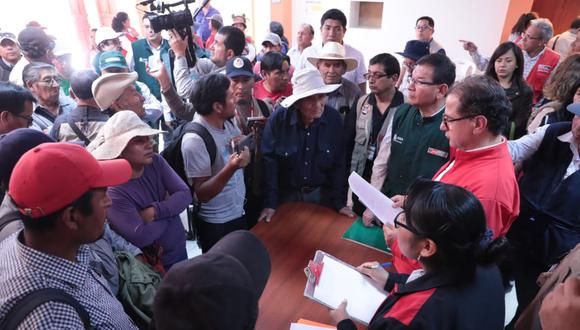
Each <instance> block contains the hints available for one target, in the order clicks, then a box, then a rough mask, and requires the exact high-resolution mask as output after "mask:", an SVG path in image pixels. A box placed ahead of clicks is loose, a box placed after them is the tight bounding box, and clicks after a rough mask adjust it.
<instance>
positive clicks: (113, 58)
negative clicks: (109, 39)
mask: <svg viewBox="0 0 580 330" xmlns="http://www.w3.org/2000/svg"><path fill="white" fill-rule="evenodd" d="M108 68H125V69H128V68H129V66H128V65H127V61H126V60H125V57H124V56H123V54H121V52H118V51H116V50H115V51H108V52H103V53H102V54H101V57H100V58H99V69H101V71H102V70H106V69H108Z"/></svg>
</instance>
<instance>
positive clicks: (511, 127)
mask: <svg viewBox="0 0 580 330" xmlns="http://www.w3.org/2000/svg"><path fill="white" fill-rule="evenodd" d="M504 91H505V93H506V95H507V97H508V99H509V100H510V102H511V104H512V113H511V115H510V118H509V123H508V127H507V130H506V131H505V132H504V134H505V136H506V137H507V138H508V139H510V140H515V139H518V138H520V137H522V136H524V135H526V134H527V125H528V118H530V114H531V113H532V103H533V99H534V92H532V89H531V88H530V86H528V84H527V83H526V82H525V81H522V82H521V83H520V85H517V86H516V84H515V83H514V85H512V87H511V88H508V89H504Z"/></svg>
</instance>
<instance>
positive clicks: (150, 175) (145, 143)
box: [88, 111, 192, 270]
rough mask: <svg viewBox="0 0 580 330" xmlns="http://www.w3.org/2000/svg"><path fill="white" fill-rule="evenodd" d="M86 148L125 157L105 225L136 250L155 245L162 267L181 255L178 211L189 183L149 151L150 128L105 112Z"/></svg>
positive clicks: (128, 115) (187, 199)
mask: <svg viewBox="0 0 580 330" xmlns="http://www.w3.org/2000/svg"><path fill="white" fill-rule="evenodd" d="M101 131H102V135H100V136H99V137H97V138H96V139H95V140H94V141H93V142H92V143H91V144H90V146H89V147H90V148H88V149H91V150H92V151H91V153H92V154H93V156H94V157H95V158H96V159H98V160H108V159H125V160H127V161H128V162H129V164H130V165H131V173H132V174H131V180H129V182H127V183H124V184H121V185H118V186H115V187H111V188H110V189H109V191H108V195H109V196H110V197H111V200H112V201H113V204H112V205H111V207H110V208H109V210H107V219H108V220H109V222H110V224H111V227H112V228H113V229H114V230H115V231H116V232H117V233H118V234H119V235H121V236H123V238H125V239H126V240H127V241H129V242H130V243H132V244H133V245H135V246H137V247H139V248H146V247H149V246H152V245H153V246H154V245H156V244H158V245H159V246H160V247H161V248H162V249H163V253H162V255H161V262H162V264H163V267H164V269H165V270H167V269H169V268H170V267H171V266H172V265H173V264H174V263H176V262H179V261H181V260H184V259H187V252H186V250H185V229H184V228H183V225H182V224H181V218H180V217H179V214H180V213H181V212H183V211H184V210H185V209H186V208H187V206H188V205H189V203H191V200H192V197H191V192H190V191H189V187H188V186H187V185H186V184H185V182H183V180H181V178H180V177H179V176H178V175H177V173H175V171H174V170H173V169H172V168H171V167H170V166H169V165H168V164H167V162H166V161H165V160H164V159H163V158H162V157H161V156H160V155H159V154H157V153H155V151H154V150H153V140H152V139H151V137H152V136H155V135H157V134H159V133H162V131H159V130H156V129H152V128H151V127H149V126H148V125H147V124H145V123H144V122H143V121H142V120H141V119H140V118H139V117H138V116H137V115H135V113H134V112H131V111H120V112H117V113H116V114H114V115H113V116H111V118H110V119H109V120H108V121H107V123H106V124H105V125H104V126H103V128H102V130H101Z"/></svg>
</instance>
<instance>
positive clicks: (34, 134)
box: [0, 128, 56, 186]
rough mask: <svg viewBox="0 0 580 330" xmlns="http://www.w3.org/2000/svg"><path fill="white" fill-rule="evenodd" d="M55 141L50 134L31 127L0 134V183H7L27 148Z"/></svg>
mask: <svg viewBox="0 0 580 330" xmlns="http://www.w3.org/2000/svg"><path fill="white" fill-rule="evenodd" d="M46 142H56V141H54V140H53V139H52V138H51V137H50V136H48V135H46V134H44V133H42V132H40V131H37V130H34V129H31V128H19V129H15V130H13V131H11V132H9V133H6V134H2V135H0V159H2V161H1V162H0V183H3V184H4V185H6V186H7V185H8V182H9V181H10V176H11V175H12V170H13V169H14V166H15V165H16V163H17V162H18V160H19V159H20V157H22V155H24V153H26V152H27V151H28V150H30V149H32V148H34V147H36V146H37V145H39V144H42V143H46Z"/></svg>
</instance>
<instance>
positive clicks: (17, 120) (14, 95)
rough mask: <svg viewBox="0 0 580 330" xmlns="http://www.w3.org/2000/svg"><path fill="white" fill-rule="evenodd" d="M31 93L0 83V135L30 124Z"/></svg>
mask: <svg viewBox="0 0 580 330" xmlns="http://www.w3.org/2000/svg"><path fill="white" fill-rule="evenodd" d="M35 101H36V99H35V98H34V96H33V95H32V93H31V92H30V91H29V90H27V89H25V88H23V87H20V86H17V85H14V84H12V83H9V82H0V134H6V133H8V132H11V131H13V130H15V129H17V128H27V127H29V126H30V125H31V124H32V104H33V103H34V102H35Z"/></svg>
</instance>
